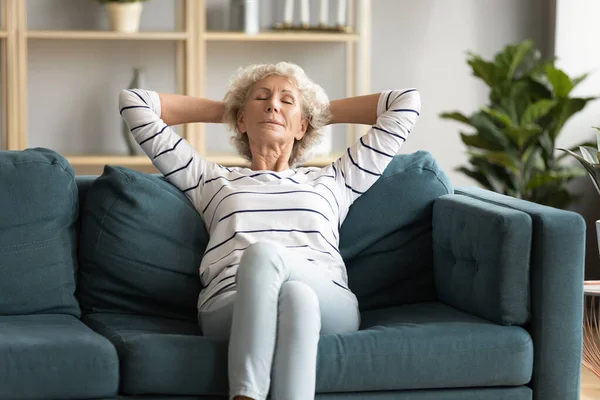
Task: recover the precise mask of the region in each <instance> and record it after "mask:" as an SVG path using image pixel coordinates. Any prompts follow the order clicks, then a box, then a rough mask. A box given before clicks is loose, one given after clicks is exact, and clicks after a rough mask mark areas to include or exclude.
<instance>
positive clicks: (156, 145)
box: [119, 89, 421, 307]
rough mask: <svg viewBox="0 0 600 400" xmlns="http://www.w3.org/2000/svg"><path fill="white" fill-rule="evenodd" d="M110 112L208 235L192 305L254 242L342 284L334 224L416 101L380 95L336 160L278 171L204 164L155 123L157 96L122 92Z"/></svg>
mask: <svg viewBox="0 0 600 400" xmlns="http://www.w3.org/2000/svg"><path fill="white" fill-rule="evenodd" d="M119 108H120V112H121V115H122V117H123V118H124V119H125V121H126V123H127V125H128V127H129V129H130V130H131V132H132V134H133V135H134V137H135V139H136V140H137V142H138V143H139V144H140V145H141V147H142V149H143V150H144V152H145V153H146V154H147V155H148V156H149V157H150V159H151V160H152V162H153V163H154V165H155V166H156V168H157V169H158V170H159V171H161V172H162V174H163V175H164V176H165V178H166V179H167V180H168V181H169V182H171V183H172V184H173V185H175V186H176V187H177V188H179V189H180V190H181V191H183V192H184V193H185V194H186V195H187V196H188V197H189V199H190V200H191V201H192V203H193V204H194V206H195V207H196V210H197V211H198V213H199V214H200V216H201V217H202V220H203V221H204V224H205V226H206V229H207V231H208V233H209V236H210V240H209V243H208V246H207V248H206V250H205V252H204V256H203V258H202V262H201V264H200V279H201V282H202V284H203V285H204V286H205V289H204V290H203V291H202V292H201V294H200V297H199V299H198V307H201V306H202V304H204V302H206V301H207V300H208V299H210V298H211V297H213V296H215V295H216V294H217V293H220V292H223V291H225V290H228V289H230V288H232V287H233V286H234V285H235V274H236V271H237V265H238V263H239V261H240V258H241V255H242V253H243V251H244V250H245V249H246V248H247V247H248V246H249V245H250V244H252V243H255V242H257V241H275V242H277V243H279V244H282V245H283V246H285V247H287V248H289V249H291V250H292V251H293V252H295V253H296V254H297V255H298V257H302V258H305V259H306V260H308V261H309V262H313V263H316V264H317V265H320V266H322V267H323V268H325V269H328V270H329V271H330V272H331V273H332V275H333V277H334V279H336V283H338V284H341V285H343V286H345V287H347V275H346V268H345V265H344V261H343V260H342V257H341V255H340V252H339V249H338V246H339V228H340V226H341V225H342V222H343V221H344V219H345V218H346V215H347V213H348V209H349V207H350V206H351V205H352V203H353V202H354V201H355V200H356V199H357V198H358V197H360V195H361V194H363V193H364V192H365V191H366V190H368V189H369V188H370V187H371V186H372V185H373V184H374V183H375V181H376V180H377V179H378V178H379V177H380V175H381V174H382V173H383V171H384V170H385V168H386V167H387V165H388V164H389V162H390V161H391V160H392V157H393V156H394V155H396V154H398V152H399V150H400V148H401V146H402V144H403V143H404V141H405V140H406V138H407V136H408V134H409V133H410V131H411V129H412V127H413V126H414V124H415V122H416V121H417V118H418V116H419V113H420V108H421V102H420V97H419V93H418V92H417V91H416V90H415V89H405V90H392V91H386V92H383V93H382V94H381V96H380V97H379V101H378V104H377V123H376V124H375V125H374V126H373V127H372V128H371V129H369V131H368V132H367V133H366V134H365V135H364V136H363V137H361V138H360V140H359V141H358V142H357V143H356V144H355V145H354V146H352V147H350V148H348V149H347V151H346V153H345V154H344V155H343V156H342V157H340V158H339V159H338V160H336V161H335V162H333V163H332V164H330V165H329V166H326V167H324V168H305V167H302V168H296V169H288V170H285V171H281V172H274V171H253V170H251V169H249V168H241V167H236V168H226V167H223V166H221V165H219V164H216V163H213V162H210V161H207V160H205V159H204V158H202V157H201V156H200V154H198V152H197V151H196V150H195V149H194V148H193V147H192V146H191V145H190V144H189V143H188V142H187V141H186V140H185V139H182V138H181V137H180V136H178V135H177V134H176V133H175V132H174V131H173V130H172V129H171V128H170V127H168V126H167V125H166V124H165V123H164V122H163V121H162V120H161V118H160V115H161V104H160V98H159V97H158V94H157V93H156V92H153V91H147V90H141V89H135V90H123V91H122V92H121V94H120V96H119Z"/></svg>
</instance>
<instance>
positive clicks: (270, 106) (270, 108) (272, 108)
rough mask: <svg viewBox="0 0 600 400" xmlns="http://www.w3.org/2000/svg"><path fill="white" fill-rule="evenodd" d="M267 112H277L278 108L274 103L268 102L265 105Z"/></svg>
mask: <svg viewBox="0 0 600 400" xmlns="http://www.w3.org/2000/svg"><path fill="white" fill-rule="evenodd" d="M266 109H267V112H278V111H279V106H278V105H277V103H276V102H274V101H270V102H268V103H267V108H266Z"/></svg>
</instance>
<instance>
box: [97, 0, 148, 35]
mask: <svg viewBox="0 0 600 400" xmlns="http://www.w3.org/2000/svg"><path fill="white" fill-rule="evenodd" d="M106 12H107V13H108V24H109V26H110V29H111V30H112V31H115V32H123V33H134V32H138V31H139V29H140V19H141V16H142V3H141V2H139V1H136V2H133V3H115V2H110V3H106Z"/></svg>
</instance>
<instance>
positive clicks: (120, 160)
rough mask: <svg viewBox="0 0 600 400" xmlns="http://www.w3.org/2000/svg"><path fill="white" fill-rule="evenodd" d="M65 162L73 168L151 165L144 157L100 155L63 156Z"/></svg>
mask: <svg viewBox="0 0 600 400" xmlns="http://www.w3.org/2000/svg"><path fill="white" fill-rule="evenodd" d="M65 158H66V159H67V161H69V163H70V164H71V165H73V166H78V167H83V166H91V167H93V166H99V165H100V166H102V165H105V164H110V165H120V166H123V167H130V166H143V165H152V162H151V161H150V159H149V158H148V157H146V156H109V155H106V156H101V155H89V156H74V155H71V156H68V155H67V156H65Z"/></svg>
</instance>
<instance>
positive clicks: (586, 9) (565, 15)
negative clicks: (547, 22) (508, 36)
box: [554, 0, 600, 279]
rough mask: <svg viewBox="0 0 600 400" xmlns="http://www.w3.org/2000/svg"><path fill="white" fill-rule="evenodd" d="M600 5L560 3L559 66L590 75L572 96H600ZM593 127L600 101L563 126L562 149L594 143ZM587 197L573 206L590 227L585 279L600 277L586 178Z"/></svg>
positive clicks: (595, 212) (582, 187)
mask: <svg viewBox="0 0 600 400" xmlns="http://www.w3.org/2000/svg"><path fill="white" fill-rule="evenodd" d="M598 15H600V2H599V1H597V0H575V1H573V0H569V1H565V0H557V1H556V36H555V43H554V46H555V51H556V56H557V57H558V65H559V66H560V67H561V68H563V69H564V70H565V71H566V72H567V73H568V74H569V75H574V76H576V75H580V74H583V73H589V74H590V75H589V76H588V78H587V79H586V80H585V81H583V83H581V84H580V85H579V86H578V87H577V88H576V89H575V90H574V92H573V95H576V96H582V97H588V96H590V97H595V96H599V95H600V53H599V52H598V38H600V25H599V24H598V21H597V16H598ZM592 126H600V101H598V100H595V101H593V102H591V103H589V104H588V106H587V107H586V108H585V109H584V110H583V111H582V112H580V113H578V114H576V115H575V116H574V117H573V118H572V119H571V120H570V121H569V122H568V123H567V124H566V125H565V127H564V130H563V132H562V134H561V138H560V140H559V145H560V146H565V147H568V146H571V145H575V144H577V143H580V142H582V141H586V140H594V130H593V129H592ZM573 188H574V190H577V191H579V192H580V193H581V194H583V195H584V198H583V199H582V201H581V202H580V203H578V204H576V205H574V206H573V207H572V209H573V210H574V211H577V212H579V213H581V214H582V215H583V217H584V218H585V220H586V224H587V227H588V229H587V241H586V247H587V252H586V279H599V278H600V260H599V258H598V247H597V242H596V232H595V226H594V224H595V221H596V220H598V219H600V207H599V204H600V197H599V196H598V194H597V193H596V191H595V190H594V189H593V186H592V183H591V182H590V180H589V178H588V177H587V176H586V177H584V178H582V179H580V180H578V181H577V182H575V184H574V185H573Z"/></svg>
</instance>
